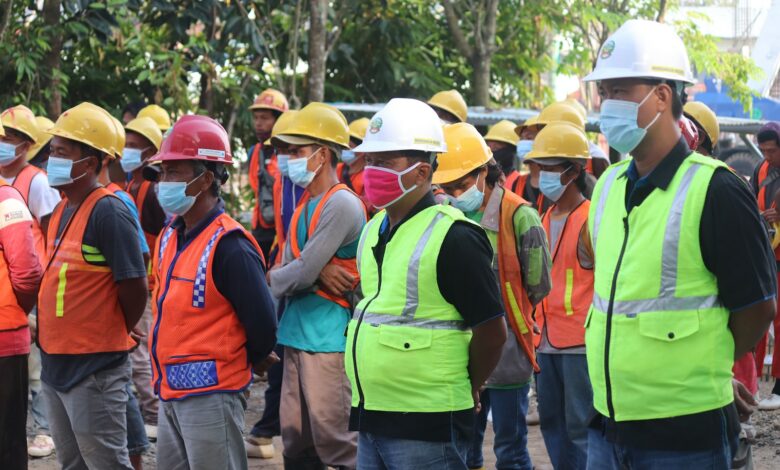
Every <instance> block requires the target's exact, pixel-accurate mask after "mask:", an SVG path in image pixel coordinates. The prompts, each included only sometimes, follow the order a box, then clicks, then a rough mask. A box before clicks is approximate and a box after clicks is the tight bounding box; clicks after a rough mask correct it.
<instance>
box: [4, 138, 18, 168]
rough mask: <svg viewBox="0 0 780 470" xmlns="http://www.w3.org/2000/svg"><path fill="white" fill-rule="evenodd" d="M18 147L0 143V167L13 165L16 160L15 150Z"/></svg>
mask: <svg viewBox="0 0 780 470" xmlns="http://www.w3.org/2000/svg"><path fill="white" fill-rule="evenodd" d="M19 145H22V144H18V145H14V144H9V143H8V142H0V166H6V165H10V164H11V163H13V161H14V160H16V149H17V148H18V147H19Z"/></svg>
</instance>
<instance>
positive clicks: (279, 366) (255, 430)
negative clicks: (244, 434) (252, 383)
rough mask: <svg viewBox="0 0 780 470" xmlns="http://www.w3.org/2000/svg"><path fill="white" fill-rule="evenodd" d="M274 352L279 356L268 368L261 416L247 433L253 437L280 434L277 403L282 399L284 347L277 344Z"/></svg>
mask: <svg viewBox="0 0 780 470" xmlns="http://www.w3.org/2000/svg"><path fill="white" fill-rule="evenodd" d="M274 352H276V355H277V356H279V362H277V363H276V364H274V365H272V366H271V367H269V368H268V388H266V389H265V407H264V408H263V416H262V417H260V421H258V422H256V423H255V425H254V426H253V427H252V430H251V431H250V432H249V433H250V434H251V435H252V436H254V437H274V436H278V435H280V434H281V433H282V430H281V425H280V423H279V401H280V400H281V397H282V375H283V372H284V346H282V345H280V344H277V345H276V347H275V348H274Z"/></svg>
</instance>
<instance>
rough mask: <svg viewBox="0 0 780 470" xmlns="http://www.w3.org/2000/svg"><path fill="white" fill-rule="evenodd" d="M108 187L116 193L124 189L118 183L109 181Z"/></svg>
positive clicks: (112, 192)
mask: <svg viewBox="0 0 780 470" xmlns="http://www.w3.org/2000/svg"><path fill="white" fill-rule="evenodd" d="M106 189H108V190H109V191H111V194H116V193H118V192H119V191H121V190H122V188H120V187H119V185H118V184H116V183H108V185H107V186H106Z"/></svg>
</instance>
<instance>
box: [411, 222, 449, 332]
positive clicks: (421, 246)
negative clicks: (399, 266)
mask: <svg viewBox="0 0 780 470" xmlns="http://www.w3.org/2000/svg"><path fill="white" fill-rule="evenodd" d="M443 217H444V214H442V213H441V212H439V213H437V214H436V215H435V216H434V217H433V220H431V222H430V223H429V224H428V227H426V228H425V231H424V232H423V234H422V236H421V237H420V239H419V240H418V241H417V245H415V247H414V252H412V257H411V258H410V259H409V268H408V271H406V305H404V309H403V312H401V316H403V317H408V318H414V314H415V313H416V312H417V307H418V306H419V301H420V296H419V288H420V283H419V280H420V259H421V258H422V254H423V251H425V247H426V245H428V240H430V239H431V234H432V233H433V228H434V227H436V224H437V223H438V222H439V221H440V220H441V219H442V218H443Z"/></svg>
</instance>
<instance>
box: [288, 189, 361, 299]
mask: <svg viewBox="0 0 780 470" xmlns="http://www.w3.org/2000/svg"><path fill="white" fill-rule="evenodd" d="M342 190H343V191H349V192H350V193H352V194H354V195H355V197H357V195H356V194H355V193H354V192H352V190H351V189H349V188H348V187H347V185H345V184H344V183H338V184H336V185H334V186H333V187H332V188H330V189H329V190H328V191H327V192H326V193H325V195H323V196H322V198H321V199H320V201H319V202H318V203H317V207H315V208H314V213H313V214H312V217H311V221H310V222H309V225H308V227H307V232H306V233H307V238H309V237H311V236H312V235H313V234H314V231H315V230H316V229H317V224H318V223H319V221H320V214H322V209H323V208H324V207H325V203H326V202H327V201H328V199H330V197H331V196H333V194H335V193H336V191H342ZM309 199H311V196H310V195H309V193H308V192H307V193H305V194H304V196H303V198H302V199H301V202H300V204H298V207H297V208H296V209H295V213H293V216H292V220H290V249H291V250H292V254H293V256H294V257H295V258H296V259H297V258H300V256H301V247H300V244H299V242H298V222H299V220H300V219H301V215H302V214H303V211H305V210H307V208H306V204H307V203H308V202H309ZM363 211H364V212H365V207H363ZM328 264H335V265H337V266H341V267H342V268H344V269H346V270H347V271H349V274H351V275H352V278H353V279H354V280H355V281H354V282H353V285H352V288H353V289H354V288H355V287H357V285H358V283H359V282H360V274H359V273H358V270H357V260H356V259H355V258H347V259H344V258H338V257H336V256H335V255H334V256H333V258H331V259H330V261H329V262H328ZM315 294H317V295H319V296H320V297H322V298H324V299H327V300H330V301H331V302H335V303H337V304H339V305H341V306H342V307H344V308H350V307H351V305H350V302H349V300H347V298H346V297H344V296H343V295H341V294H336V293H335V292H331V291H330V290H328V289H326V288H324V287H320V288H318V289H317V291H316V292H315Z"/></svg>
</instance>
